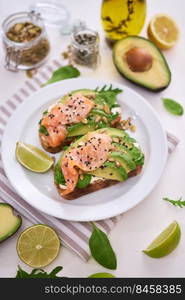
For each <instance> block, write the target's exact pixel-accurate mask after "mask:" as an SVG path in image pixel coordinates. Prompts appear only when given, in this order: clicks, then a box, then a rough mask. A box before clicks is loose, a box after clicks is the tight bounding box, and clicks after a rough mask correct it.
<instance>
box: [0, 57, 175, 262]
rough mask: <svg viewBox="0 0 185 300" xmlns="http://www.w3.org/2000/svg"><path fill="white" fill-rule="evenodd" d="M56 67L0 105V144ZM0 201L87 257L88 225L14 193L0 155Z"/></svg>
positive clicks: (105, 226)
mask: <svg viewBox="0 0 185 300" xmlns="http://www.w3.org/2000/svg"><path fill="white" fill-rule="evenodd" d="M60 66H61V63H60V62H59V61H57V60H53V61H52V62H51V63H50V64H48V65H45V66H44V67H42V68H41V70H39V71H38V73H36V75H35V76H34V77H33V78H32V79H29V80H27V81H26V82H25V84H24V86H23V87H22V88H21V89H20V90H19V91H18V92H17V93H15V94H14V95H13V96H12V97H11V98H10V99H8V100H7V101H6V102H5V103H4V104H3V105H2V106H1V107H0V145H1V138H2V136H3V132H4V129H5V126H6V123H7V121H8V119H9V117H10V116H11V115H12V113H13V112H14V111H15V109H16V108H17V107H18V105H20V104H21V103H22V102H23V101H24V100H25V99H26V98H27V97H28V96H29V95H30V94H31V93H33V92H35V91H36V90H38V89H39V88H40V86H41V85H42V84H43V83H44V82H45V81H46V80H48V79H49V77H50V76H51V73H52V72H53V71H54V70H56V68H58V67H60ZM167 138H168V146H169V153H170V152H172V151H173V149H174V148H175V147H176V145H177V144H178V142H179V141H178V139H177V138H176V137H175V136H173V135H171V134H170V133H167ZM0 201H3V202H7V203H9V204H10V205H12V206H13V207H14V208H15V209H16V211H17V212H18V213H20V214H21V215H22V216H23V217H25V218H27V219H28V220H29V221H31V222H32V223H33V224H36V223H44V224H48V225H50V226H52V227H53V228H55V229H56V230H57V232H58V234H59V236H60V238H61V240H62V242H63V244H64V245H65V246H66V247H67V248H69V249H71V250H73V251H74V252H75V253H77V254H78V255H79V256H80V257H81V258H83V259H84V260H88V258H89V256H90V253H89V246H88V239H89V236H90V235H91V229H92V228H91V225H90V224H89V223H88V222H71V221H65V220H61V219H58V218H55V217H51V216H49V215H46V214H44V213H42V212H40V211H38V210H36V209H35V208H33V207H32V206H30V205H29V204H28V203H27V202H25V201H24V200H23V199H22V198H21V197H19V196H18V195H17V193H16V192H15V190H14V189H13V187H12V186H11V185H10V183H9V181H8V179H7V177H6V175H5V173H4V170H3V166H2V162H1V157H0ZM120 218H121V216H116V217H114V218H110V219H106V220H102V221H98V222H96V223H97V225H98V226H99V227H100V228H101V229H102V230H104V231H105V232H106V233H109V232H110V230H111V229H112V228H113V226H114V225H115V224H116V223H117V222H118V221H119V219H120Z"/></svg>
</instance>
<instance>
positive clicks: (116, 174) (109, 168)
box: [88, 161, 128, 181]
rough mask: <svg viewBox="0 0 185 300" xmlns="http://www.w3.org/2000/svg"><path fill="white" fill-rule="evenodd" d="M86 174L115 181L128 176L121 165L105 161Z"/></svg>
mask: <svg viewBox="0 0 185 300" xmlns="http://www.w3.org/2000/svg"><path fill="white" fill-rule="evenodd" d="M88 174H91V175H94V176H97V177H100V178H105V179H112V180H117V181H124V180H126V179H127V178H128V175H127V172H126V171H125V169H124V168H123V167H117V166H116V164H115V163H114V162H109V161H107V162H105V163H104V165H103V166H102V167H101V168H98V169H96V170H94V171H90V172H88Z"/></svg>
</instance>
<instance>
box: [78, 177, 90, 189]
mask: <svg viewBox="0 0 185 300" xmlns="http://www.w3.org/2000/svg"><path fill="white" fill-rule="evenodd" d="M91 178H92V176H91V175H90V174H83V179H80V176H79V178H78V182H77V185H76V187H77V188H79V189H83V188H85V187H86V186H88V185H89V184H90V182H91Z"/></svg>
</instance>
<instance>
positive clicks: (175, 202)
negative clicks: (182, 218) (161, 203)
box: [163, 197, 185, 208]
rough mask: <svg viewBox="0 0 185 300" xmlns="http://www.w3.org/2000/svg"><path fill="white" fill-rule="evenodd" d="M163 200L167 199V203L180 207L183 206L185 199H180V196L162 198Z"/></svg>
mask: <svg viewBox="0 0 185 300" xmlns="http://www.w3.org/2000/svg"><path fill="white" fill-rule="evenodd" d="M163 200H165V201H168V202H169V203H171V204H173V205H174V206H178V207H180V208H182V207H184V206H185V201H183V200H182V197H180V198H179V199H178V200H171V199H169V198H163Z"/></svg>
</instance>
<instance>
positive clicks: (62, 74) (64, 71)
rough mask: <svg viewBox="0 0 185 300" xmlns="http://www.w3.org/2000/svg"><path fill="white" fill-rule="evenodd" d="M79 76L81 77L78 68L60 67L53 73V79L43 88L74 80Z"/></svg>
mask: <svg viewBox="0 0 185 300" xmlns="http://www.w3.org/2000/svg"><path fill="white" fill-rule="evenodd" d="M78 76H80V71H79V70H78V69H77V68H75V67H73V66H70V65H68V66H65V67H60V68H59V69H57V70H56V71H54V72H53V74H52V76H51V78H50V79H49V80H48V81H47V82H46V83H44V84H43V86H45V85H47V84H51V83H54V82H57V81H60V80H64V79H69V78H74V77H78Z"/></svg>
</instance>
